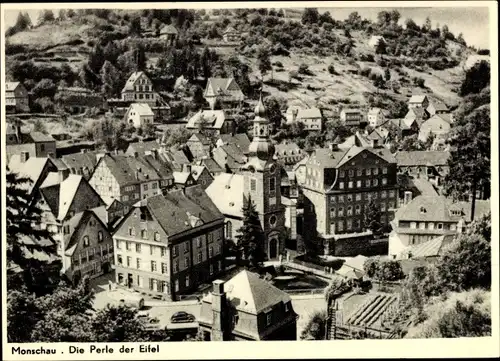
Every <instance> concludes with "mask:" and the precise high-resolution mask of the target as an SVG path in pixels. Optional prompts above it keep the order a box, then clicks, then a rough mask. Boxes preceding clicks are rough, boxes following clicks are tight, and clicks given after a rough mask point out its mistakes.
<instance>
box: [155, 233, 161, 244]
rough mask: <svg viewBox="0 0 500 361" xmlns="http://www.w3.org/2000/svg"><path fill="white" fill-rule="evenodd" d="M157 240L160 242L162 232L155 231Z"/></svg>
mask: <svg viewBox="0 0 500 361" xmlns="http://www.w3.org/2000/svg"><path fill="white" fill-rule="evenodd" d="M155 241H156V242H160V233H159V232H155Z"/></svg>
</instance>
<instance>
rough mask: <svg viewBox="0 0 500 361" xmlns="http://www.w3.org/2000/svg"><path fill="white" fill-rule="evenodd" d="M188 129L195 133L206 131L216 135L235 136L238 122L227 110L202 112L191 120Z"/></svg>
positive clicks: (187, 125)
mask: <svg viewBox="0 0 500 361" xmlns="http://www.w3.org/2000/svg"><path fill="white" fill-rule="evenodd" d="M186 128H187V129H189V130H193V131H199V130H200V129H204V130H207V131H211V132H212V133H213V134H214V135H220V134H234V132H235V131H236V122H235V121H234V118H233V117H232V116H231V114H229V112H227V111H225V110H200V111H199V112H198V113H196V114H195V115H193V116H192V117H191V118H189V120H188V122H187V124H186Z"/></svg>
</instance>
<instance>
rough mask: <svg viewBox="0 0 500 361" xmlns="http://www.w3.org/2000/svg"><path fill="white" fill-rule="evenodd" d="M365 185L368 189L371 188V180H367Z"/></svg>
mask: <svg viewBox="0 0 500 361" xmlns="http://www.w3.org/2000/svg"><path fill="white" fill-rule="evenodd" d="M365 184H366V186H367V187H369V186H370V180H369V179H367V180H366V181H365Z"/></svg>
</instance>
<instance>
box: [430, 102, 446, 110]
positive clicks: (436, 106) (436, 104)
mask: <svg viewBox="0 0 500 361" xmlns="http://www.w3.org/2000/svg"><path fill="white" fill-rule="evenodd" d="M431 106H432V107H433V108H434V110H435V111H437V112H439V111H441V112H447V111H448V107H447V106H446V104H445V103H443V102H437V101H433V102H431V103H430V104H429V106H428V107H427V108H429V107H431Z"/></svg>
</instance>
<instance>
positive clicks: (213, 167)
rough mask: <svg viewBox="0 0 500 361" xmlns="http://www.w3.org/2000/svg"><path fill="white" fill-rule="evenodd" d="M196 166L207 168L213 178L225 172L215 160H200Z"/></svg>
mask: <svg viewBox="0 0 500 361" xmlns="http://www.w3.org/2000/svg"><path fill="white" fill-rule="evenodd" d="M194 165H199V166H202V167H205V168H206V169H207V170H208V172H209V173H210V175H211V176H212V177H215V176H216V175H218V174H221V173H223V172H224V169H223V168H222V167H221V166H220V165H219V164H217V162H216V161H215V160H214V159H213V158H203V159H200V160H198V161H196V162H195V163H194Z"/></svg>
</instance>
